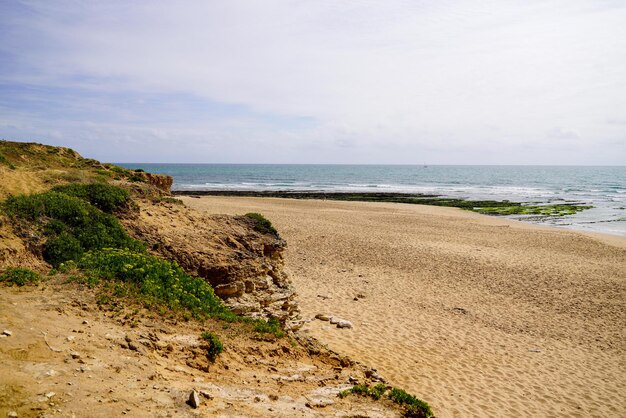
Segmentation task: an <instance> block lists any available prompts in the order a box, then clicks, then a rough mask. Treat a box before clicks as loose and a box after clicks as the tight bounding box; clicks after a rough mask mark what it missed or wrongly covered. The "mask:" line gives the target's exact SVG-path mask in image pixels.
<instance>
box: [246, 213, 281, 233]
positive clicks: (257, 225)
mask: <svg viewBox="0 0 626 418" xmlns="http://www.w3.org/2000/svg"><path fill="white" fill-rule="evenodd" d="M244 216H245V217H246V218H248V219H251V220H252V221H254V230H255V231H257V232H260V233H262V234H272V235H275V236H278V231H277V230H276V228H274V227H273V226H272V223H271V222H270V221H269V220H268V219H266V218H265V216H263V215H261V214H260V213H246V214H245V215H244Z"/></svg>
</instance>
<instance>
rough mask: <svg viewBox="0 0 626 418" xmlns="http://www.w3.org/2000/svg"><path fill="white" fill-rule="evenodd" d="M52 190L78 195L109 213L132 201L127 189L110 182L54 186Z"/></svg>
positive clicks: (124, 206)
mask: <svg viewBox="0 0 626 418" xmlns="http://www.w3.org/2000/svg"><path fill="white" fill-rule="evenodd" d="M52 190H53V191H55V192H59V193H64V194H66V195H68V196H74V197H78V198H80V199H82V200H85V201H87V202H89V203H91V204H92V205H94V206H95V207H97V208H98V209H100V210H102V211H104V212H107V213H113V212H117V211H120V210H122V209H124V208H126V207H127V206H128V203H129V202H130V194H129V193H128V191H127V190H125V189H122V188H121V187H116V186H111V185H110V184H102V183H93V184H68V185H64V186H57V187H54V188H53V189H52Z"/></svg>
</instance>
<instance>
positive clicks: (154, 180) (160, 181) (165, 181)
mask: <svg viewBox="0 0 626 418" xmlns="http://www.w3.org/2000/svg"><path fill="white" fill-rule="evenodd" d="M136 175H139V176H140V177H143V178H144V179H145V180H146V181H147V182H148V183H150V184H151V185H153V186H154V187H156V188H157V189H159V190H161V191H163V192H166V193H169V192H170V189H171V187H172V183H173V182H174V179H173V178H172V177H171V176H166V175H164V174H152V173H136Z"/></svg>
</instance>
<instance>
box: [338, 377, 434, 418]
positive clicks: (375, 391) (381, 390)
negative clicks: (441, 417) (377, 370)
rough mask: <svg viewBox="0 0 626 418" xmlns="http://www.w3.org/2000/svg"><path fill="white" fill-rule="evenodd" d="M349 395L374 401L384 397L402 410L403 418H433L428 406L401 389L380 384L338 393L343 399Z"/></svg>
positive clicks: (356, 387)
mask: <svg viewBox="0 0 626 418" xmlns="http://www.w3.org/2000/svg"><path fill="white" fill-rule="evenodd" d="M350 394H355V395H360V396H369V397H370V398H372V399H374V400H379V399H381V398H382V397H383V396H386V397H387V398H389V399H390V400H391V401H393V402H394V403H396V404H398V405H400V406H402V407H403V408H404V413H403V416H405V417H408V418H429V417H433V412H432V410H431V409H430V406H429V405H428V404H427V403H426V402H424V401H422V400H420V399H418V398H416V397H415V396H413V395H410V394H408V393H407V392H405V391H404V390H402V389H398V388H394V387H388V386H386V385H384V384H382V383H379V384H377V385H375V386H373V387H370V386H367V385H355V386H353V387H351V388H350V389H347V390H344V391H342V392H340V393H339V397H340V398H345V397H346V396H348V395H350Z"/></svg>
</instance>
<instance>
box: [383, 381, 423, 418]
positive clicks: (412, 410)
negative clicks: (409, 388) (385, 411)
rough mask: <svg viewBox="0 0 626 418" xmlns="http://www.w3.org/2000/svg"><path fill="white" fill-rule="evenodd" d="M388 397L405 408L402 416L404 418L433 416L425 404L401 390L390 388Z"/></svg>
mask: <svg viewBox="0 0 626 418" xmlns="http://www.w3.org/2000/svg"><path fill="white" fill-rule="evenodd" d="M389 397H390V398H391V400H392V401H394V402H395V403H397V404H399V405H403V406H404V407H405V414H404V415H405V416H406V417H410V418H429V417H432V416H433V412H432V411H431V409H430V406H429V405H428V404H427V403H426V402H424V401H422V400H420V399H418V398H416V397H415V396H413V395H410V394H408V393H406V392H405V391H404V390H402V389H398V388H392V389H391V391H390V392H389Z"/></svg>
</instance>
